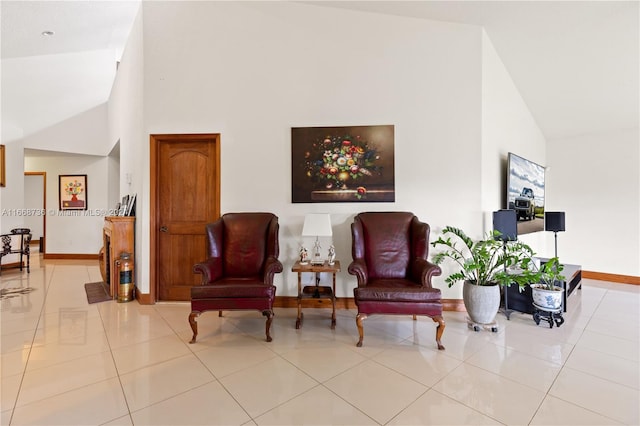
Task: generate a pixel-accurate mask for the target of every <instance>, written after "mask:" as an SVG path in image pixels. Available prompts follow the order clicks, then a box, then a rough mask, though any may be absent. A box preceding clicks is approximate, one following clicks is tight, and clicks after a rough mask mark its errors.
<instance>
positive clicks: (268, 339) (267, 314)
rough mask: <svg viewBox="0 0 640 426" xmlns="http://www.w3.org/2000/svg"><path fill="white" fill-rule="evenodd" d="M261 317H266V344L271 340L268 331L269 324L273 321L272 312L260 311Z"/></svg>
mask: <svg viewBox="0 0 640 426" xmlns="http://www.w3.org/2000/svg"><path fill="white" fill-rule="evenodd" d="M262 315H264V316H265V317H267V324H266V325H265V331H266V333H267V342H270V341H271V340H273V339H271V334H270V333H269V330H271V322H272V321H273V311H272V310H270V309H269V310H266V311H262Z"/></svg>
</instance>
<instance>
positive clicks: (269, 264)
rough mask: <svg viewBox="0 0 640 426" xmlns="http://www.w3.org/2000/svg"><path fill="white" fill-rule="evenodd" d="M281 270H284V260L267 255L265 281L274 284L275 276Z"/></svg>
mask: <svg viewBox="0 0 640 426" xmlns="http://www.w3.org/2000/svg"><path fill="white" fill-rule="evenodd" d="M280 272H282V262H280V261H279V260H278V259H276V258H275V257H273V256H269V257H267V260H266V261H265V262H264V277H263V278H264V283H265V284H270V285H271V284H273V276H274V275H275V274H277V273H280Z"/></svg>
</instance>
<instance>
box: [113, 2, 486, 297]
mask: <svg viewBox="0 0 640 426" xmlns="http://www.w3.org/2000/svg"><path fill="white" fill-rule="evenodd" d="M143 12H144V83H145V86H144V112H145V116H144V117H145V118H144V121H145V129H144V134H146V135H148V134H150V133H201V132H202V133H204V132H207V133H209V132H211V133H220V134H221V155H222V167H221V168H222V170H221V186H222V188H221V194H222V200H221V204H222V211H223V213H224V212H229V211H250V210H256V209H258V210H266V211H272V212H274V213H275V214H277V215H278V216H279V218H280V225H281V228H280V229H281V232H280V246H281V256H280V257H281V260H282V261H283V263H284V264H285V272H284V273H283V274H280V275H279V276H277V278H276V285H277V286H278V287H279V289H278V294H279V295H295V294H296V291H297V290H296V277H295V275H294V274H293V273H291V272H290V267H291V265H292V263H293V261H294V259H295V257H296V255H297V252H298V247H299V245H300V244H301V242H302V239H301V237H300V233H301V230H302V222H303V218H304V214H305V213H307V212H329V213H331V214H332V221H333V225H334V237H333V241H334V244H335V246H336V251H337V255H338V258H339V259H340V260H342V262H343V264H344V268H345V269H346V266H347V265H348V263H349V261H350V250H351V236H350V231H349V226H350V223H351V222H352V218H353V215H354V214H356V213H357V212H360V211H365V210H410V211H413V212H415V213H416V214H417V215H418V216H419V217H420V218H421V219H423V220H425V221H427V222H429V223H430V224H431V225H432V226H433V227H434V228H435V229H437V228H439V227H442V226H444V225H445V224H450V223H452V224H461V226H464V225H467V224H476V228H477V230H480V227H481V221H480V220H478V219H476V218H475V217H474V214H475V215H477V214H478V213H479V212H480V208H481V205H480V193H481V191H480V161H479V156H480V148H481V146H480V143H481V140H480V138H481V134H480V131H481V121H480V120H481V114H480V107H481V99H480V94H481V73H480V67H481V38H480V35H481V30H480V29H479V28H477V27H472V26H466V25H457V24H447V23H441V22H428V21H422V20H414V19H408V18H398V17H391V16H384V15H376V14H365V13H359V12H349V11H339V10H333V9H328V8H319V7H313V6H308V5H301V4H296V3H284V2H282V3H280V2H269V3H268V4H262V3H245V2H237V3H236V2H193V3H186V2H149V3H143ZM123 63H124V61H123ZM367 124H394V125H395V161H396V164H395V170H396V174H395V187H396V202H395V203H327V204H292V203H291V193H290V188H291V140H290V132H291V127H298V126H336V125H367ZM142 146H143V147H144V150H145V152H143V155H144V158H145V160H143V166H144V171H145V174H148V165H147V163H148V161H147V160H146V158H148V155H149V153H148V148H147V147H148V143H147V142H146V140H143V143H142ZM123 158H124V152H123ZM123 161H124V160H123ZM456 170H462V171H463V172H457V171H456ZM146 196H147V190H146V189H145V197H146ZM460 200H464V203H463V205H461V204H460ZM434 232H435V231H434ZM310 243H311V241H305V244H307V245H310ZM325 250H326V244H325ZM142 255H143V258H148V255H149V254H148V239H147V237H145V238H144V239H143V248H142ZM309 278H310V277H309ZM145 284H146V285H148V284H147V283H146V282H144V281H143V287H142V290H143V291H146V288H145V287H144V285H145ZM354 285H355V278H354V277H352V276H350V275H348V274H347V273H346V272H345V273H341V274H340V275H339V282H338V291H337V293H338V296H352V289H353V287H354ZM439 285H440V286H441V287H445V286H444V283H443V281H442V282H441V283H440V284H439ZM451 291H452V293H451V294H450V295H445V297H459V295H460V294H461V290H460V289H453V290H451Z"/></svg>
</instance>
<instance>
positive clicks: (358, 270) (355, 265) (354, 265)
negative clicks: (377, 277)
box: [347, 259, 369, 287]
mask: <svg viewBox="0 0 640 426" xmlns="http://www.w3.org/2000/svg"><path fill="white" fill-rule="evenodd" d="M347 271H348V272H349V273H350V274H351V275H355V276H356V278H357V279H358V287H365V286H366V285H367V282H369V274H368V272H367V265H366V263H364V259H356V260H354V261H353V262H351V264H350V265H349V268H347Z"/></svg>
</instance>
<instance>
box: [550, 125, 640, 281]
mask: <svg viewBox="0 0 640 426" xmlns="http://www.w3.org/2000/svg"><path fill="white" fill-rule="evenodd" d="M639 141H640V132H639V131H638V129H632V130H625V131H617V132H607V133H601V134H590V135H584V136H579V137H573V138H567V139H558V140H552V141H550V142H549V145H548V147H547V151H548V157H547V158H548V166H549V171H548V175H549V179H550V180H551V181H552V182H554V185H553V186H551V187H550V188H549V191H548V198H547V201H548V206H549V210H558V211H565V214H566V232H559V233H558V255H559V256H562V258H563V259H566V261H567V263H578V264H581V265H582V267H583V269H586V270H589V271H596V272H606V273H614V274H621V275H634V276H640V142H639ZM547 234H549V235H548V236H547V238H548V239H549V246H550V247H553V234H552V233H550V232H549V233H547ZM552 250H553V249H552Z"/></svg>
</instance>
